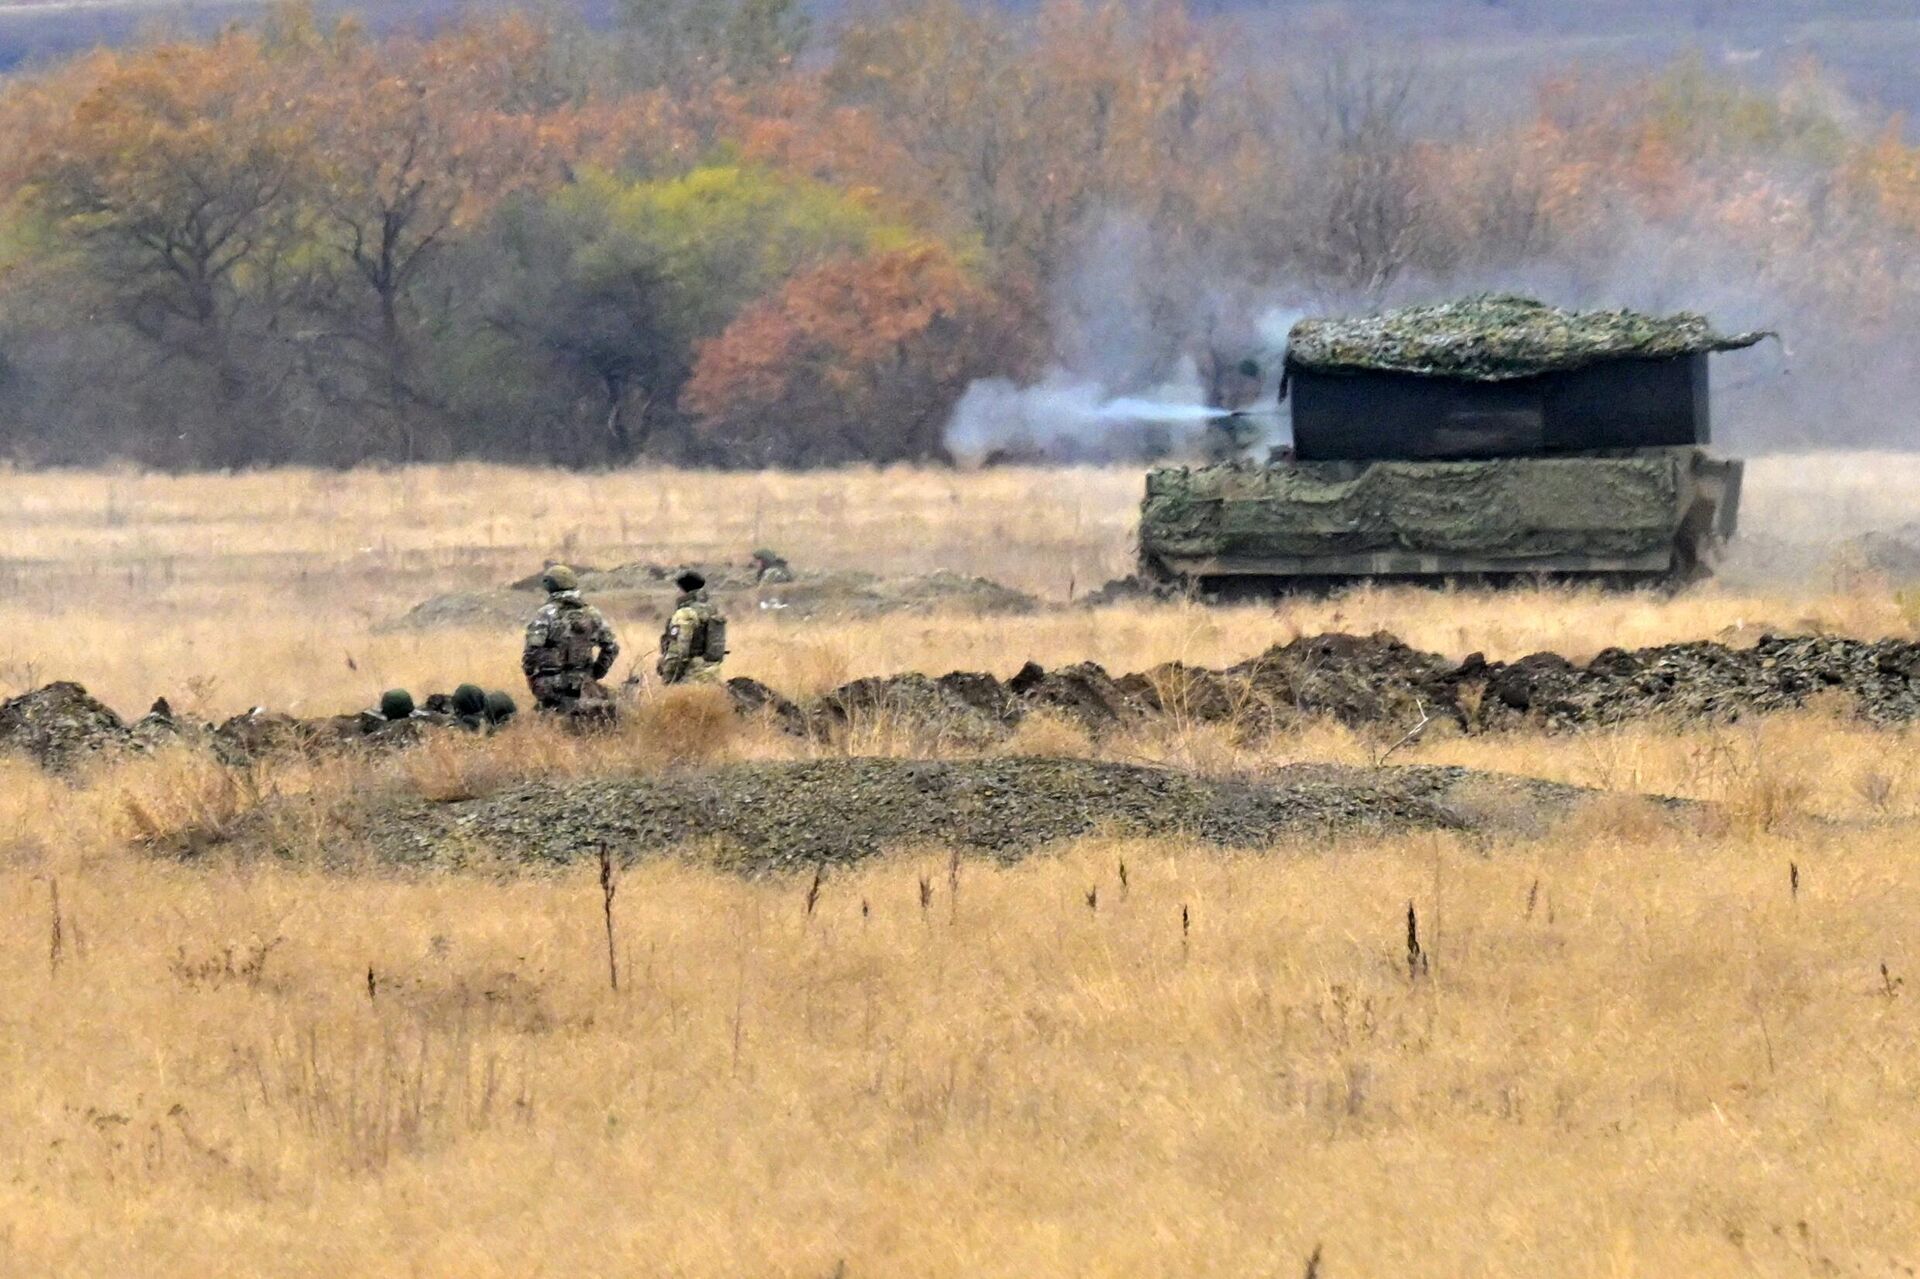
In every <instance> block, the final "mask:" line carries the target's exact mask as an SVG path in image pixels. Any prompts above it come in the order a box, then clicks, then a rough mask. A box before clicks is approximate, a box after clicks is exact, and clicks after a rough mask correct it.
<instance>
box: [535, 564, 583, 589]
mask: <svg viewBox="0 0 1920 1279" xmlns="http://www.w3.org/2000/svg"><path fill="white" fill-rule="evenodd" d="M540 584H541V585H542V586H544V587H546V588H547V590H549V591H577V590H579V589H580V575H579V574H578V573H575V572H574V571H573V570H572V569H570V568H568V567H567V566H566V565H565V564H549V565H547V567H546V570H545V571H544V572H542V573H541V574H540Z"/></svg>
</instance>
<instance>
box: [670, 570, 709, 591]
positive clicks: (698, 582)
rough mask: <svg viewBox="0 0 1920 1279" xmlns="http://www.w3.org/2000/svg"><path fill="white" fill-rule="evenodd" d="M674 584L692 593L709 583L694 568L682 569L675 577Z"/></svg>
mask: <svg viewBox="0 0 1920 1279" xmlns="http://www.w3.org/2000/svg"><path fill="white" fill-rule="evenodd" d="M673 584H674V585H675V586H677V587H679V588H680V589H681V590H683V591H685V592H687V593H688V594H689V595H691V594H692V593H693V592H695V591H697V590H699V589H700V588H701V587H703V586H705V585H706V584H707V579H706V578H705V577H704V576H703V575H701V574H700V573H698V572H696V571H694V570H693V569H690V568H689V569H682V570H681V571H680V574H679V575H678V576H677V577H675V578H674V579H673Z"/></svg>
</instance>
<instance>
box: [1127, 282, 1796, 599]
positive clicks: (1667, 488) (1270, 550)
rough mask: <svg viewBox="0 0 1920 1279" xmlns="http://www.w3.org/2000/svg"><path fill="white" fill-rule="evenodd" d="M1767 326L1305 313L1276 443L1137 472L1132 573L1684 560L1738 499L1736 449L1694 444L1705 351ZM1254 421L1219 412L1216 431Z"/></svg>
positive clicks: (1546, 568) (1625, 317)
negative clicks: (1262, 450) (1309, 316)
mask: <svg viewBox="0 0 1920 1279" xmlns="http://www.w3.org/2000/svg"><path fill="white" fill-rule="evenodd" d="M1766 336H1768V334H1766V333H1757V332H1756V333H1738V334H1721V333H1717V332H1715V331H1714V330H1713V329H1712V328H1711V327H1710V326H1709V324H1708V323H1707V321H1706V320H1705V319H1704V318H1702V317H1700V316H1697V315H1692V314H1686V313H1682V314H1679V315H1673V316H1664V317H1656V316H1648V315H1640V314H1636V313H1634V312H1630V311H1596V312H1577V313H1576V312H1567V311H1561V310H1557V309H1555V308H1553V307H1549V306H1545V305H1543V304H1541V303H1539V302H1535V301H1532V300H1530V299H1526V298H1517V297H1505V296H1483V297H1475V298H1469V299H1466V300H1464V301H1460V302H1453V303H1448V304H1443V305H1438V306H1423V307H1412V308H1407V309H1403V310H1398V311H1390V312H1387V313H1385V314H1381V315H1376V316H1369V317H1364V318H1356V319H1316V320H1303V321H1301V322H1300V323H1299V324H1297V325H1295V326H1294V328H1293V330H1292V332H1291V333H1290V334H1289V337H1288V343H1287V353H1286V357H1285V362H1284V371H1283V374H1282V376H1281V381H1280V398H1281V400H1282V402H1283V403H1284V402H1286V401H1287V400H1289V399H1290V400H1291V409H1292V422H1293V440H1292V445H1291V447H1290V448H1282V449H1274V450H1272V451H1271V452H1270V454H1269V455H1268V456H1266V457H1265V458H1256V457H1254V456H1252V455H1251V453H1250V452H1249V453H1243V454H1241V455H1239V456H1236V457H1234V458H1232V460H1227V461H1220V462H1216V463H1214V464H1211V465H1206V466H1167V467H1161V468H1158V469H1156V470H1154V471H1153V472H1152V473H1151V474H1149V475H1148V477H1147V491H1146V500H1145V502H1144V504H1143V505H1142V508H1141V518H1140V562H1141V571H1142V573H1143V575H1144V576H1146V577H1147V578H1149V579H1150V580H1157V581H1160V582H1165V583H1172V584H1178V585H1181V586H1185V587H1188V588H1192V589H1197V590H1200V591H1202V592H1205V593H1213V594H1231V593H1238V592H1242V591H1268V590H1275V589H1279V590H1285V589H1289V588H1298V587H1303V586H1314V585H1326V584H1332V583H1338V582H1342V581H1350V580H1353V579H1360V578H1389V579H1416V580H1417V579H1435V578H1440V579H1449V578H1458V579H1466V580H1483V581H1484V580H1495V581H1497V580H1504V579H1511V578H1518V577H1528V576H1536V575H1546V576H1550V577H1555V578H1559V577H1577V578H1600V579H1603V580H1606V581H1608V582H1612V583H1621V584H1629V583H1634V582H1648V581H1662V580H1665V581H1685V580H1689V579H1692V578H1695V577H1698V576H1700V575H1702V574H1703V573H1704V572H1705V571H1706V565H1707V564H1708V562H1709V560H1710V557H1711V555H1712V554H1713V552H1714V551H1715V550H1716V549H1717V547H1718V546H1719V545H1720V544H1722V543H1724V542H1725V541H1726V540H1727V539H1728V538H1730V537H1732V536H1733V532H1734V525H1735V519H1736V516H1737V514H1738V510H1739V502H1740V473H1741V464H1740V463H1739V462H1738V461H1735V460H1731V459H1724V458H1719V457H1716V456H1714V455H1713V454H1712V453H1710V452H1709V451H1708V450H1707V447H1706V446H1707V445H1708V443H1709V442H1710V439H1711V429H1710V415H1709V412H1708V394H1707V357H1708V356H1709V355H1710V354H1711V353H1713V352H1717V351H1731V350H1738V349H1741V348H1743V347H1748V346H1752V345H1753V344H1754V343H1756V342H1758V341H1759V340H1760V339H1761V338H1763V337H1766ZM1257 422H1258V419H1257V417H1255V416H1254V415H1251V414H1234V415H1229V416H1227V417H1224V418H1222V419H1221V421H1220V423H1219V426H1220V428H1221V438H1224V439H1226V440H1229V441H1232V442H1233V443H1236V444H1238V443H1243V442H1244V441H1245V440H1246V439H1247V438H1248V437H1250V436H1252V435H1256V434H1259V432H1258V431H1257V429H1256V426H1257Z"/></svg>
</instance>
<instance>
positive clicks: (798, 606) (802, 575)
mask: <svg viewBox="0 0 1920 1279" xmlns="http://www.w3.org/2000/svg"><path fill="white" fill-rule="evenodd" d="M577 571H578V574H579V577H580V589H581V591H582V592H583V593H584V594H585V595H586V596H587V598H588V599H590V600H591V601H592V602H593V603H594V604H595V605H597V606H598V607H599V608H600V609H601V610H602V611H604V612H606V613H607V614H609V615H610V616H613V617H616V618H620V619H623V620H626V621H639V622H664V621H665V620H666V618H667V615H668V614H669V613H670V612H672V609H673V601H674V597H675V595H676V593H677V592H676V589H675V587H674V585H673V581H672V577H673V574H674V573H675V571H676V570H675V569H674V568H671V567H668V566H664V565H659V564H624V565H621V566H619V567H618V568H610V569H595V568H588V569H579V570H577ZM702 571H703V572H704V573H705V574H706V576H707V592H708V594H709V595H711V596H712V597H713V599H714V601H715V603H717V604H718V605H719V606H720V609H721V611H722V612H725V613H727V614H729V615H730V616H740V615H743V614H747V613H767V614H773V615H777V616H780V617H788V618H795V619H799V618H810V617H873V616H879V615H881V614H888V613H908V614H912V613H932V612H942V611H954V612H966V613H974V614H977V615H979V616H983V617H984V616H990V615H998V614H1009V613H1030V612H1032V611H1034V610H1035V609H1037V608H1038V607H1039V602H1038V601H1037V600H1035V599H1034V598H1033V596H1031V595H1027V594H1025V593H1024V592H1021V591H1016V590H1014V589H1012V588H1011V587H1007V586H1002V585H1000V584H999V583H998V582H992V581H989V580H987V579H986V578H982V577H968V576H965V575H963V574H959V573H949V572H945V571H939V572H933V573H923V574H918V575H915V576H912V577H881V576H879V575H878V574H874V573H858V572H850V571H849V572H840V571H830V572H812V571H801V572H797V573H795V574H794V575H793V577H792V580H790V581H785V582H765V583H762V582H759V581H757V580H756V579H755V576H754V573H753V571H752V570H751V569H745V568H740V567H737V566H732V565H719V566H717V567H713V568H707V569H703V570H702ZM543 598H545V596H544V593H543V590H542V587H541V585H540V576H539V574H537V573H536V574H533V575H532V576H530V577H525V578H522V579H520V580H519V581H517V582H512V583H509V584H508V585H506V586H504V587H502V588H500V589H499V590H494V591H479V592H465V593H458V594H450V595H435V596H433V597H432V598H431V599H426V600H422V601H421V602H420V603H418V604H416V605H414V606H413V607H412V608H411V609H408V610H407V611H406V612H405V613H403V614H402V615H400V616H399V617H397V618H394V619H392V620H390V621H388V622H386V623H384V624H383V625H382V627H381V628H380V629H382V630H431V629H434V628H436V627H442V626H502V627H505V626H513V627H518V626H522V625H524V624H525V623H526V621H527V619H528V618H529V617H531V616H533V613H534V610H535V609H537V608H539V607H540V601H541V600H542V599H543Z"/></svg>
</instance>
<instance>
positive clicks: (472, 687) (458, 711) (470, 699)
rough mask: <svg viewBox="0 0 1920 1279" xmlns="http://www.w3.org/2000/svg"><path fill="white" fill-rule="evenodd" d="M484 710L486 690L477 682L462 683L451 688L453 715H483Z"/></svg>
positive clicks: (485, 706)
mask: <svg viewBox="0 0 1920 1279" xmlns="http://www.w3.org/2000/svg"><path fill="white" fill-rule="evenodd" d="M486 712H487V692H486V690H485V689H483V688H481V687H480V686H479V685H478V684H462V685H461V686H460V687H458V688H456V689H454V690H453V713H454V714H455V715H484V714H486Z"/></svg>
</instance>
